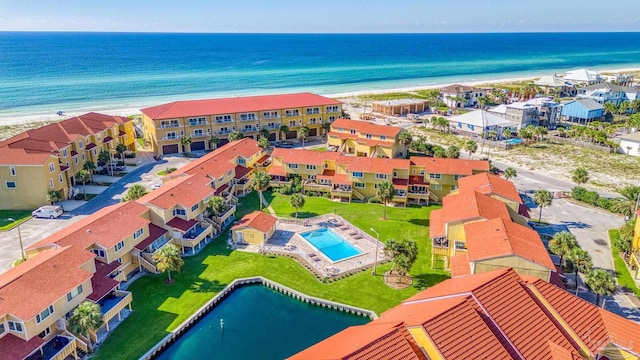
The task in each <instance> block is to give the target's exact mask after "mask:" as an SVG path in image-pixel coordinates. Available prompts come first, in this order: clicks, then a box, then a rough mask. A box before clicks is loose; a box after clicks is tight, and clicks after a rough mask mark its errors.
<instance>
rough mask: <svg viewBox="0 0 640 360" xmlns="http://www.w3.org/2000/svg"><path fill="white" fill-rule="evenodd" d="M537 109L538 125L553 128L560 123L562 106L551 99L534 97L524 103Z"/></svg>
mask: <svg viewBox="0 0 640 360" xmlns="http://www.w3.org/2000/svg"><path fill="white" fill-rule="evenodd" d="M526 103H527V104H529V105H533V106H535V107H536V109H537V118H538V124H539V125H540V126H545V127H550V128H554V127H555V126H556V125H557V124H558V123H560V118H561V115H562V104H560V103H558V102H556V101H555V100H553V98H551V97H535V98H533V99H529V100H527V101H526Z"/></svg>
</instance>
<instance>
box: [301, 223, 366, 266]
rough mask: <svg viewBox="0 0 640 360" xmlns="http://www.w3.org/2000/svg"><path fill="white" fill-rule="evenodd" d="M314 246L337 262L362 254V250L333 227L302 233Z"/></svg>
mask: <svg viewBox="0 0 640 360" xmlns="http://www.w3.org/2000/svg"><path fill="white" fill-rule="evenodd" d="M300 236H302V237H303V238H304V239H305V240H307V241H308V242H309V243H310V244H311V245H313V247H315V248H316V249H318V250H319V251H320V252H322V253H323V254H325V255H326V256H327V257H328V258H329V259H331V261H333V262H337V261H341V260H345V259H348V258H350V257H353V256H356V255H360V254H362V251H360V250H358V249H357V248H356V247H354V246H353V245H351V244H350V243H349V242H348V241H346V240H345V239H343V238H342V236H340V235H338V234H336V233H335V232H333V231H332V230H331V229H328V228H319V229H316V230H313V231H308V232H305V233H302V234H300Z"/></svg>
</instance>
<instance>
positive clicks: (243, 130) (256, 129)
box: [240, 126, 258, 133]
mask: <svg viewBox="0 0 640 360" xmlns="http://www.w3.org/2000/svg"><path fill="white" fill-rule="evenodd" d="M240 131H242V132H243V133H252V132H256V131H258V128H257V127H255V126H254V127H249V128H248V127H245V128H242V129H241V130H240Z"/></svg>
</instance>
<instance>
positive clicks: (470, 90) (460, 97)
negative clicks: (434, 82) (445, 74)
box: [440, 84, 485, 109]
mask: <svg viewBox="0 0 640 360" xmlns="http://www.w3.org/2000/svg"><path fill="white" fill-rule="evenodd" d="M440 96H441V97H442V101H444V103H445V104H446V105H447V107H449V108H450V109H459V108H464V107H475V106H477V105H479V104H480V103H479V102H478V98H480V97H484V96H485V92H484V90H482V89H478V88H474V87H472V86H466V85H460V84H454V85H449V86H445V87H443V88H441V89H440Z"/></svg>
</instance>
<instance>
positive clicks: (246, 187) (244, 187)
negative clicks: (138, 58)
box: [231, 180, 251, 194]
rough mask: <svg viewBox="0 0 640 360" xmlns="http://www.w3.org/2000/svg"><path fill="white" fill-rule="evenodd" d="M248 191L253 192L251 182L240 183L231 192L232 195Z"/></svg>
mask: <svg viewBox="0 0 640 360" xmlns="http://www.w3.org/2000/svg"><path fill="white" fill-rule="evenodd" d="M247 190H251V180H245V181H238V182H237V183H236V184H235V185H234V186H233V189H232V191H231V193H232V194H237V193H239V192H240V193H244V192H246V191H247Z"/></svg>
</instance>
